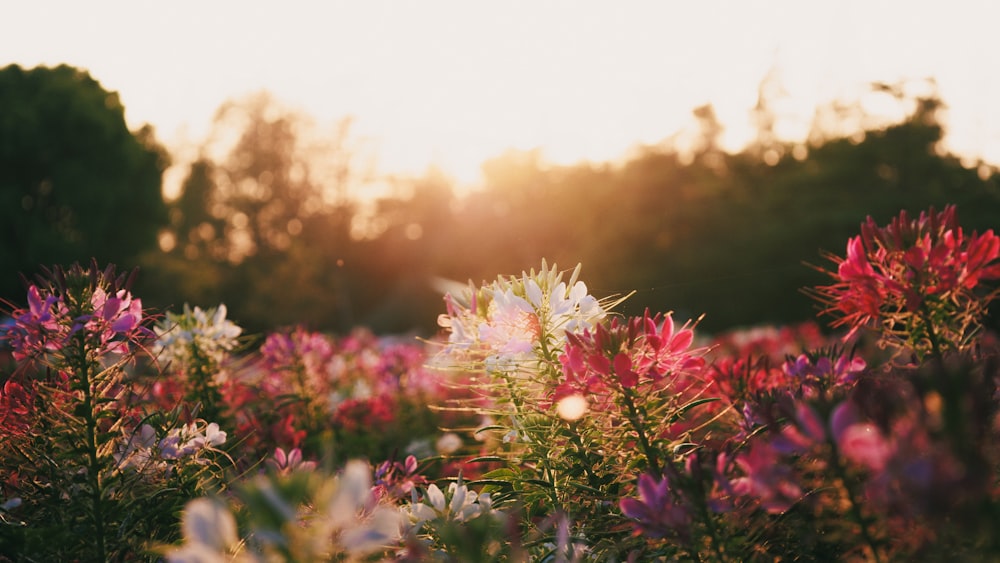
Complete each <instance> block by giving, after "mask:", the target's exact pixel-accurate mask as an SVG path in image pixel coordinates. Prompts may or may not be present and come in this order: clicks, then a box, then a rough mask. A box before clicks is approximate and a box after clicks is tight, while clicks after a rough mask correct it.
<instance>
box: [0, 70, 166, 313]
mask: <svg viewBox="0 0 1000 563" xmlns="http://www.w3.org/2000/svg"><path fill="white" fill-rule="evenodd" d="M167 163H168V162H167V155H166V153H165V152H164V150H163V148H162V147H161V146H160V145H159V144H158V143H157V142H156V140H155V138H154V135H153V131H152V129H151V128H150V127H148V126H146V127H144V128H142V129H140V130H138V131H136V132H130V131H129V130H128V127H127V126H126V124H125V117H124V108H123V107H122V104H121V101H120V100H119V99H118V95H117V94H115V93H113V92H108V91H107V90H105V89H104V88H102V87H101V85H100V83H98V82H97V81H96V80H94V79H93V78H91V76H90V75H89V74H88V73H87V72H86V71H83V70H80V69H76V68H73V67H70V66H66V65H61V66H58V67H54V68H49V67H36V68H34V69H30V70H26V69H23V68H21V67H20V66H18V65H11V66H7V67H5V68H3V69H0V229H3V232H4V235H3V239H4V244H3V245H0V265H2V268H0V269H2V271H4V272H6V273H7V275H5V276H4V277H3V280H2V281H0V297H4V298H7V299H14V300H18V301H20V300H22V299H23V288H21V287H20V284H19V282H18V280H17V276H16V275H13V273H14V272H18V271H20V272H22V273H24V274H26V275H28V276H31V275H33V274H34V273H35V272H37V271H38V266H39V265H47V266H51V265H53V264H68V263H71V262H74V261H81V262H83V261H88V260H89V259H90V258H91V257H93V258H96V259H97V260H98V261H99V262H100V263H105V262H114V263H117V264H118V265H120V266H121V267H122V268H128V267H130V266H133V265H135V264H136V261H137V257H138V256H139V254H140V253H142V252H143V251H145V250H148V249H150V248H155V247H156V244H157V236H158V233H159V230H160V229H161V227H163V226H165V225H166V221H167V213H166V207H165V205H164V202H163V196H162V193H161V184H162V174H163V170H164V169H165V168H166V166H167Z"/></svg>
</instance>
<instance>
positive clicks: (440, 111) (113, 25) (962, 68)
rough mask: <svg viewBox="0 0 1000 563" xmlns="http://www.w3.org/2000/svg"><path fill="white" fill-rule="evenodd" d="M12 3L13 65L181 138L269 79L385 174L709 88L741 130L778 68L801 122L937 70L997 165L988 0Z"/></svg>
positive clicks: (466, 177) (618, 138)
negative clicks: (84, 73) (48, 69)
mask: <svg viewBox="0 0 1000 563" xmlns="http://www.w3.org/2000/svg"><path fill="white" fill-rule="evenodd" d="M10 4H11V5H9V6H7V7H6V9H5V10H4V17H3V23H2V24H0V66H6V64H8V63H17V64H20V65H21V66H25V67H33V66H35V65H38V64H46V65H55V64H58V63H68V64H71V65H74V66H77V67H81V68H85V69H87V70H89V71H90V73H91V75H92V76H93V77H94V78H96V79H97V80H99V81H100V82H101V84H102V85H103V86H104V87H105V88H106V89H108V90H112V91H117V92H118V93H119V95H120V97H121V100H122V102H123V104H124V105H125V108H126V117H127V119H128V120H129V123H130V125H131V126H132V127H137V126H139V125H141V124H143V123H150V124H152V125H154V126H155V128H156V131H157V136H158V137H159V138H160V140H161V141H162V142H164V143H165V144H166V145H167V147H168V148H170V149H175V148H179V147H182V146H190V145H192V144H197V143H200V142H201V141H202V140H203V139H204V138H205V135H206V134H207V131H208V128H209V124H210V123H211V120H212V116H213V114H214V112H215V110H216V109H217V108H218V107H219V106H220V105H221V104H222V103H223V102H224V101H226V100H228V99H231V98H235V97H240V96H243V95H246V94H250V93H253V92H257V91H259V90H262V89H266V90H268V91H270V92H271V93H272V94H274V95H275V96H276V97H277V98H278V99H279V100H280V101H282V102H284V103H286V104H288V105H290V106H292V107H295V108H298V109H301V110H302V111H304V112H306V113H308V114H310V115H312V116H313V117H315V118H317V119H318V120H320V122H330V123H332V122H334V121H335V120H337V119H339V118H341V117H344V116H348V115H351V116H354V117H355V120H356V121H355V128H354V131H355V134H357V135H358V136H361V137H364V138H367V139H372V140H373V141H374V142H375V143H376V153H377V156H378V158H379V164H380V166H381V168H382V170H383V171H385V172H394V173H413V174H418V173H421V172H423V171H424V170H426V169H427V167H428V166H429V165H432V164H433V165H436V166H438V167H440V168H442V169H443V170H444V171H445V172H447V173H449V174H451V175H452V176H453V177H455V178H456V179H458V180H459V181H460V182H462V183H464V184H470V183H474V182H475V181H476V179H477V174H478V170H479V165H480V164H481V163H482V161H483V160H485V159H487V158H490V157H493V156H497V155H498V154H500V153H501V152H503V150H504V149H505V148H508V147H513V148H520V149H528V148H534V147H541V148H542V150H543V155H544V157H545V158H546V159H547V160H549V161H552V162H557V163H573V162H576V161H579V160H582V159H589V160H601V161H603V160H613V159H616V158H619V157H621V156H623V155H625V154H626V153H627V151H628V150H629V149H630V148H631V147H633V146H634V145H636V144H638V143H644V144H650V143H656V142H659V141H661V140H663V139H665V138H667V137H669V136H670V135H672V134H674V133H676V132H678V131H679V130H681V129H683V128H690V127H692V124H693V118H692V115H691V110H692V109H693V108H695V107H697V106H700V105H703V104H705V103H711V104H713V105H714V106H715V108H716V112H717V114H718V116H719V117H720V119H721V121H722V122H723V124H724V125H725V126H726V135H727V137H726V143H727V146H729V147H730V148H739V147H741V146H742V145H743V143H745V142H746V141H747V140H748V138H749V135H750V129H749V123H750V122H749V110H750V109H751V108H752V107H753V105H754V104H755V102H756V96H757V86H758V84H759V83H760V81H761V79H762V78H763V77H764V76H765V75H766V74H767V73H768V71H769V70H771V69H772V68H776V69H777V70H778V72H779V73H780V76H781V80H782V83H783V84H784V87H785V90H786V92H787V99H786V101H785V105H784V106H783V107H784V111H786V112H789V115H788V119H789V122H790V123H791V124H792V125H793V126H795V124H796V123H797V124H798V129H799V130H801V131H803V132H804V131H805V129H806V128H807V126H808V123H809V121H810V119H811V117H812V113H813V110H814V109H815V107H816V106H817V105H820V104H825V103H827V102H829V101H831V100H833V99H836V98H846V99H856V98H857V97H858V96H860V95H861V93H862V92H864V91H865V89H866V85H867V84H868V83H869V82H871V81H884V82H895V81H898V80H901V79H908V78H925V77H934V78H935V79H936V80H937V82H938V85H939V90H940V93H941V95H942V97H943V99H944V101H945V102H946V103H947V104H948V106H949V112H948V114H947V115H946V121H947V124H948V127H949V130H950V135H949V137H948V139H947V148H948V149H949V150H951V151H953V152H955V153H958V154H960V155H964V156H968V157H971V158H983V159H985V160H986V161H988V162H991V163H994V164H996V163H1000V111H998V110H997V109H996V108H997V106H998V104H1000V72H997V64H998V56H1000V43H997V40H996V24H997V22H998V21H1000V2H994V1H992V0H949V1H948V2H941V1H929V0H892V1H877V0H858V1H855V0H824V1H806V0H774V1H765V0H761V1H757V2H748V1H745V0H732V1H727V2H724V1H718V0H699V1H684V2H681V1H669V0H662V1H655V2H654V1H602V2H591V1H587V0H566V1H546V0H528V1H510V0H505V1H502V2H501V1H493V2H487V1H474V0H456V1H438V0H420V1H404V0H398V1H388V0H357V1H352V2H347V1H330V0H327V1H320V0H317V1H313V2H306V1H298V0H283V1H281V2H277V1H274V0H271V1H266V2H265V1H257V0H198V1H195V0H171V1H169V2H153V1H145V0H116V1H99V0H95V1H91V2H80V1H78V0H64V1H55V0H48V1H47V0H32V1H30V2H16V3H15V2H10ZM12 6H16V7H12ZM178 152H180V151H179V150H178Z"/></svg>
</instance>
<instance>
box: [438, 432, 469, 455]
mask: <svg viewBox="0 0 1000 563" xmlns="http://www.w3.org/2000/svg"><path fill="white" fill-rule="evenodd" d="M434 447H435V448H436V449H437V451H438V453H439V454H445V455H448V454H453V453H455V452H457V451H458V450H459V448H461V447H462V438H461V437H460V436H459V435H458V434H455V433H454V432H446V433H444V434H443V435H441V437H440V438H438V440H437V442H436V443H435V444H434Z"/></svg>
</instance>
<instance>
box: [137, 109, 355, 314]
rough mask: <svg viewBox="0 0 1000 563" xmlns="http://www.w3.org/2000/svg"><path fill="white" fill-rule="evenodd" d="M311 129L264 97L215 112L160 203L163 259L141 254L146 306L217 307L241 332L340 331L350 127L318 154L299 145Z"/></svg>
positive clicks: (349, 253) (346, 304) (349, 208)
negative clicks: (174, 190) (165, 215)
mask: <svg viewBox="0 0 1000 563" xmlns="http://www.w3.org/2000/svg"><path fill="white" fill-rule="evenodd" d="M310 127H311V123H310V122H309V120H308V119H307V118H306V117H305V116H303V115H301V114H298V113H295V112H293V111H291V110H288V109H286V108H284V107H282V106H281V104H280V103H279V102H278V101H277V100H275V99H274V98H273V97H271V96H270V95H269V94H267V93H266V92H262V93H258V94H255V95H252V96H249V97H247V98H244V99H241V100H235V101H230V102H227V103H226V104H224V105H223V106H222V107H221V108H220V109H219V111H218V112H217V116H216V121H215V124H214V128H213V131H212V135H211V137H210V139H209V140H208V142H206V144H205V147H204V148H203V154H202V157H201V158H200V159H199V160H197V161H196V162H194V163H193V164H192V165H191V168H190V172H189V174H188V177H187V179H186V180H185V181H184V183H183V186H182V191H181V194H180V196H179V197H178V199H177V200H176V201H174V202H172V203H171V233H170V237H169V240H168V244H167V245H166V247H165V248H164V250H166V251H167V252H165V253H164V254H161V255H159V256H150V257H149V261H148V264H149V266H150V268H152V269H154V270H155V271H156V273H157V275H158V277H159V280H158V281H157V282H155V284H156V287H152V284H151V285H150V288H151V290H152V291H153V293H154V294H156V295H157V298H158V299H159V301H158V302H157V304H161V306H179V305H180V304H181V303H182V302H190V303H192V304H197V305H201V306H212V305H215V304H217V303H218V302H220V301H222V302H225V303H226V305H227V307H228V308H229V309H230V312H231V317H232V318H234V319H236V320H237V321H238V322H240V323H241V324H242V325H243V326H244V327H246V328H248V329H249V330H251V331H261V330H266V329H270V328H274V327H278V326H285V325H294V324H304V325H308V326H312V327H318V328H333V329H339V330H347V329H349V328H350V326H349V325H350V324H352V323H353V320H354V317H353V312H352V301H353V300H354V297H353V296H352V295H351V291H352V289H351V284H350V283H349V282H348V280H347V279H346V278H345V272H344V265H345V264H351V265H352V266H353V265H355V264H356V262H357V260H356V259H354V258H353V250H352V249H351V248H350V245H351V243H352V240H351V239H350V236H349V228H350V223H351V219H352V217H353V214H354V211H353V203H352V202H351V201H350V200H349V198H348V197H347V192H346V190H347V186H348V185H349V184H350V183H351V182H352V181H353V172H354V170H353V168H352V167H353V161H352V154H351V151H350V147H348V146H347V139H348V136H349V121H348V120H344V121H343V122H341V123H340V124H338V126H337V128H336V130H335V132H334V134H333V136H332V138H331V139H326V142H325V143H324V144H323V145H322V146H319V145H313V144H310V142H311V141H312V139H310V138H308V135H309V134H310V133H311V129H310ZM317 147H319V148H317ZM320 149H322V151H321V152H317V151H319V150H320ZM216 153H217V154H216ZM211 154H216V156H214V157H213V156H210V155H211ZM317 170H319V172H318V173H317V172H316V171H317ZM349 258H351V259H350V260H349Z"/></svg>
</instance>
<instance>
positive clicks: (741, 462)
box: [730, 442, 803, 514]
mask: <svg viewBox="0 0 1000 563" xmlns="http://www.w3.org/2000/svg"><path fill="white" fill-rule="evenodd" d="M735 461H736V465H737V466H739V468H740V469H742V470H743V472H744V473H745V474H746V475H745V476H744V477H737V478H736V479H733V480H732V481H730V486H731V487H732V490H733V491H734V492H735V493H736V494H737V495H741V496H750V497H753V498H756V499H757V500H758V502H759V503H760V506H761V508H763V509H764V510H766V511H767V512H770V513H772V514H776V513H780V512H784V511H786V510H788V509H789V508H791V507H792V505H793V504H795V503H796V502H798V501H799V500H800V499H801V498H802V496H803V493H802V488H801V487H800V486H799V484H798V483H797V482H796V478H795V472H794V470H793V469H792V467H791V466H789V465H786V464H785V463H784V460H783V459H782V456H781V454H780V452H779V451H778V450H777V449H775V448H774V447H773V446H772V445H771V444H769V443H767V442H754V443H753V444H752V445H751V446H750V451H749V452H744V453H740V454H739V455H737V456H736V460H735Z"/></svg>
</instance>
